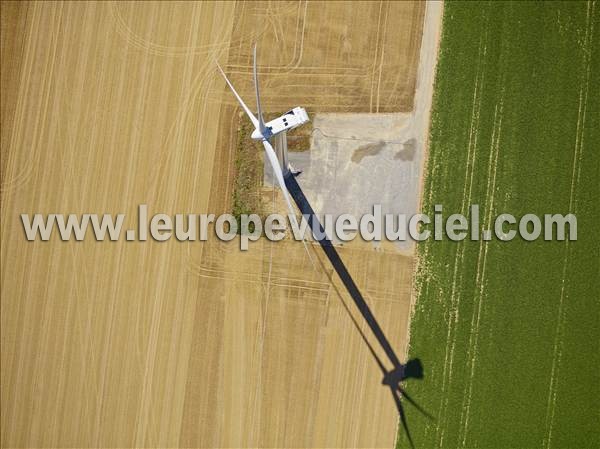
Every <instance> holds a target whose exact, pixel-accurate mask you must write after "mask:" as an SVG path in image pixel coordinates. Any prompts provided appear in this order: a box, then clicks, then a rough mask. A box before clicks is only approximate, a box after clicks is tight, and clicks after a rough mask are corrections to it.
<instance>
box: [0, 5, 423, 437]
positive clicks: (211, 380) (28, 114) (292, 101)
mask: <svg viewBox="0 0 600 449" xmlns="http://www.w3.org/2000/svg"><path fill="white" fill-rule="evenodd" d="M425 9H426V8H425V5H424V4H422V3H411V2H397V3H396V2H389V3H388V2H365V3H353V4H352V5H349V4H346V3H341V2H340V3H338V2H334V3H318V2H315V3H312V2H311V3H308V2H304V1H301V2H259V3H241V2H239V3H238V2H223V3H205V2H202V3H183V2H182V3H178V2H165V3H157V2H123V3H95V2H81V3H75V2H73V3H72V2H57V3H50V2H31V3H27V2H23V3H21V2H3V3H2V47H1V48H2V55H1V67H2V72H1V75H2V119H1V126H2V140H1V143H2V151H1V155H2V163H1V169H2V193H1V201H2V221H1V239H2V240H1V243H2V250H1V258H2V259H1V261H2V270H1V272H2V278H1V281H2V286H1V289H2V299H1V307H2V313H1V316H2V317H1V319H2V321H1V325H2V338H1V344H2V346H1V349H2V355H1V357H2V359H1V361H2V369H1V387H2V391H1V411H2V418H1V443H2V447H134V446H135V447H251V446H260V447H391V446H393V445H394V442H395V439H396V431H397V416H398V415H397V411H396V408H395V406H394V403H393V400H392V398H391V396H390V395H389V392H388V391H386V389H384V388H382V386H381V384H380V383H381V372H380V371H379V369H378V367H377V365H376V364H375V363H374V362H373V359H372V357H371V355H370V354H369V351H368V349H367V347H366V345H365V344H364V342H363V341H362V340H361V337H360V334H359V333H358V332H357V330H356V328H355V327H354V325H353V323H352V320H351V319H350V317H349V316H348V311H346V309H345V308H344V303H343V301H345V303H346V304H348V306H349V307H350V313H353V314H354V315H356V319H357V320H359V323H361V326H362V325H363V324H362V322H361V321H360V316H359V315H358V314H357V313H356V311H354V310H353V309H352V304H351V301H350V299H349V298H348V297H347V295H346V294H345V293H344V290H343V287H341V285H340V284H339V282H338V281H337V280H336V278H335V275H334V273H333V269H332V268H331V267H330V266H329V265H328V263H327V261H326V259H325V258H324V257H323V256H321V253H320V251H319V248H318V246H317V245H316V244H311V245H310V246H311V252H312V254H313V255H314V256H315V257H316V258H317V261H318V267H319V269H318V270H315V269H313V268H312V266H311V265H310V263H309V261H308V259H307V256H306V253H305V252H304V249H303V246H302V244H301V243H299V242H295V241H292V240H289V239H288V240H285V241H283V242H278V243H274V242H269V241H267V240H262V239H261V240H260V241H259V242H256V243H254V244H252V245H251V247H250V251H248V252H245V253H242V252H241V251H240V250H239V244H238V242H236V241H232V242H229V243H224V242H220V241H217V240H216V239H214V238H213V239H211V240H209V241H208V242H205V243H204V242H179V241H176V240H174V239H172V240H169V241H167V242H157V241H154V240H152V239H149V240H148V241H142V242H140V241H126V240H125V238H121V239H119V240H118V241H114V242H109V241H103V242H98V241H96V240H95V239H94V238H93V236H89V235H88V236H87V237H86V238H85V240H84V241H79V242H76V241H69V242H63V241H61V240H60V239H59V237H58V235H53V236H52V238H51V239H50V241H47V242H43V241H40V240H39V239H37V240H36V241H34V242H30V241H27V240H26V239H25V238H24V232H23V226H22V223H21V219H20V214H24V213H28V214H34V213H42V214H49V213H65V214H67V213H74V214H83V213H99V214H102V213H110V214H117V213H123V214H127V218H126V219H125V228H127V227H134V226H135V223H136V220H137V218H136V213H137V210H138V205H139V204H147V205H148V209H149V212H150V213H151V214H154V213H158V212H161V213H165V214H169V215H174V214H176V213H184V214H187V213H215V214H219V213H223V212H229V211H231V197H232V188H233V187H232V186H233V182H234V178H235V176H236V170H235V163H234V160H235V149H236V145H237V138H238V137H237V133H236V130H237V128H238V127H239V116H238V112H239V109H238V108H237V105H236V104H235V102H234V98H233V96H232V95H231V94H230V92H228V91H226V89H225V83H224V82H223V80H222V78H220V76H219V75H218V72H217V71H216V70H215V61H219V62H220V64H221V65H222V66H223V67H224V69H225V71H226V72H227V73H228V75H230V76H231V79H232V82H233V83H234V84H235V85H236V87H237V88H238V90H239V92H240V94H241V95H242V97H244V98H247V99H248V103H249V104H253V103H252V99H253V88H252V84H251V73H252V72H251V70H252V57H251V55H252V43H253V42H257V43H258V49H259V74H260V77H261V87H262V91H263V97H264V106H265V109H266V112H267V113H271V114H273V113H276V112H281V111H284V110H287V109H289V108H291V107H293V106H303V107H305V108H306V109H307V110H308V111H309V113H310V114H314V113H323V112H336V113H339V112H388V113H389V112H403V113H409V112H410V111H411V110H412V109H413V99H414V93H415V87H416V79H417V67H418V63H419V50H420V45H421V34H422V29H423V21H424V17H425ZM301 181H302V180H301V178H299V182H301ZM261 194H262V195H263V196H264V201H263V203H264V204H266V206H265V208H266V211H269V210H271V209H273V210H275V209H277V207H278V206H277V204H279V201H280V200H281V199H280V198H278V196H279V194H278V193H274V192H273V190H271V189H270V188H265V189H263V191H262V193H261ZM340 253H341V256H342V258H343V259H344V261H345V262H346V264H347V266H348V269H349V271H350V272H351V273H352V275H353V277H354V279H355V281H356V283H357V284H358V286H359V287H360V289H361V290H362V291H363V293H364V295H365V297H366V299H367V302H368V303H369V305H370V307H371V308H372V310H373V312H374V313H375V315H376V316H377V317H378V320H379V322H380V324H381V326H382V327H383V329H384V331H385V332H386V335H387V337H388V338H389V340H390V341H391V343H392V345H393V346H394V348H395V350H396V352H397V353H398V354H399V355H403V354H405V352H406V344H407V342H406V335H407V327H408V316H409V311H410V301H411V282H412V273H413V266H414V262H413V256H412V255H411V254H408V255H407V254H403V253H402V254H401V253H399V252H396V251H395V250H394V249H390V250H388V249H386V250H379V251H374V250H373V249H372V248H371V247H369V246H367V245H362V246H361V245H349V246H347V247H344V248H341V249H340ZM365 328H366V326H365ZM365 332H367V330H366V329H365Z"/></svg>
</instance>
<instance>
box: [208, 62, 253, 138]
mask: <svg viewBox="0 0 600 449" xmlns="http://www.w3.org/2000/svg"><path fill="white" fill-rule="evenodd" d="M217 67H218V68H219V71H220V72H221V75H223V78H225V82H226V83H227V85H228V86H229V88H230V89H231V91H232V92H233V95H235V98H237V101H238V103H239V104H240V106H241V107H242V109H243V110H244V112H245V113H246V115H247V116H248V118H249V119H250V121H251V122H252V125H254V128H256V129H259V123H258V120H257V119H256V117H255V116H254V114H253V113H252V111H251V110H250V109H248V106H246V103H244V101H243V100H242V98H241V97H240V96H239V95H238V93H237V91H236V90H235V88H234V87H233V84H231V82H230V81H229V79H228V78H227V76H226V75H225V72H223V69H222V68H221V66H220V65H219V63H218V62H217Z"/></svg>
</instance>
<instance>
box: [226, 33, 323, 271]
mask: <svg viewBox="0 0 600 449" xmlns="http://www.w3.org/2000/svg"><path fill="white" fill-rule="evenodd" d="M217 67H218V68H219V71H220V72H221V74H222V75H223V78H225V82H227V85H228V86H229V88H230V89H231V91H232V92H233V95H235V98H236V99H237V101H238V103H239V104H240V106H241V107H242V109H244V112H245V113H246V115H247V116H248V118H249V119H250V121H251V122H252V124H253V125H254V131H253V132H252V135H251V137H252V139H254V140H260V141H261V142H262V144H263V146H264V147H265V154H266V156H267V159H268V160H269V163H270V164H271V167H272V168H273V174H274V175H275V178H277V183H278V184H279V187H280V188H281V191H282V192H283V196H284V198H285V202H286V203H287V206H288V209H289V212H290V220H291V221H293V222H294V224H295V225H296V227H298V223H297V221H296V212H295V210H294V207H293V206H292V202H291V201H290V194H289V192H288V189H287V187H286V185H285V178H284V176H290V175H295V174H296V173H295V172H294V171H293V170H292V169H291V166H290V164H289V162H288V157H287V131H288V130H291V129H294V128H296V127H298V126H300V125H303V124H304V123H306V122H308V121H309V119H308V114H307V113H306V110H305V109H304V108H301V107H295V108H294V109H292V110H290V111H288V112H286V113H285V114H283V115H282V116H280V117H277V118H276V119H274V120H271V121H270V122H267V123H265V121H264V119H263V115H262V108H261V106H260V92H259V89H258V75H257V73H256V44H255V45H254V88H255V90H256V107H257V109H258V114H257V115H258V117H256V116H255V115H254V114H253V113H252V111H251V110H250V109H249V108H248V106H246V104H245V103H244V101H243V100H242V98H241V97H240V96H239V94H238V93H237V91H236V90H235V88H234V87H233V84H231V82H230V81H229V79H228V78H227V76H226V75H225V72H223V69H222V68H221V66H220V65H219V64H218V63H217ZM271 139H273V140H274V142H275V146H276V148H277V150H278V153H279V155H280V158H279V159H278V157H277V154H276V153H275V150H274V149H273V146H272V145H271V142H270V140H271ZM302 243H304V248H305V249H306V253H307V254H308V257H309V259H310V261H311V263H312V264H313V267H314V262H313V260H312V257H311V255H310V252H309V251H308V247H307V245H306V242H305V241H304V239H303V240H302Z"/></svg>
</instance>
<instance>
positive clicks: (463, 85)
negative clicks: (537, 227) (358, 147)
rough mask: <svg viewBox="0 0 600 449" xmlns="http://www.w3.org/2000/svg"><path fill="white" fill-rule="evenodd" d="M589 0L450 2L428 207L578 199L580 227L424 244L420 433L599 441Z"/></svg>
mask: <svg viewBox="0 0 600 449" xmlns="http://www.w3.org/2000/svg"><path fill="white" fill-rule="evenodd" d="M598 8H599V6H598V5H597V4H593V3H586V2H581V3H580V2H566V3H537V2H518V3H453V2H449V3H447V4H446V5H445V11H444V28H443V35H442V42H441V49H440V59H439V62H438V71H437V75H436V87H435V97H434V105H433V115H432V126H431V130H430V153H429V159H428V166H427V170H426V183H425V192H424V212H426V213H429V214H430V215H431V216H433V206H434V204H442V205H443V207H444V212H445V213H447V214H450V213H454V212H463V213H467V211H468V209H467V208H468V205H469V204H479V205H480V208H481V220H482V226H483V227H484V228H485V227H488V228H489V227H491V225H489V223H488V222H487V214H489V213H491V214H492V217H495V216H496V215H497V214H500V213H502V212H507V213H512V214H514V215H515V216H517V217H519V216H521V215H523V214H525V213H535V214H539V215H542V214H545V213H562V214H567V213H569V212H572V213H575V214H576V216H577V220H578V240H577V241H573V242H569V243H566V242H564V241H562V242H561V241H553V242H545V241H543V240H541V239H540V240H537V241H534V242H525V241H523V240H521V239H515V240H513V241H512V242H500V241H491V242H487V243H484V242H471V241H463V242H460V243H458V242H451V241H449V240H448V239H445V240H443V241H441V242H440V241H433V240H429V241H427V242H424V243H422V244H420V245H419V246H418V253H419V256H420V265H419V269H418V274H417V287H418V288H419V295H418V301H417V304H416V310H415V314H414V316H413V321H412V325H411V341H410V344H411V347H410V355H411V356H412V357H420V358H421V360H422V361H423V363H424V369H425V378H424V379H423V380H422V381H418V380H411V381H408V382H407V383H406V388H407V391H408V392H409V393H410V394H411V396H412V397H413V398H414V399H415V400H417V401H418V402H420V403H421V405H423V407H424V408H426V409H427V410H428V411H429V412H430V413H431V414H432V415H434V416H435V420H434V421H428V420H427V419H425V418H424V417H423V416H422V415H420V414H419V413H418V412H417V411H416V410H415V409H414V408H411V406H410V405H408V404H407V405H406V406H405V407H406V408H407V412H408V420H409V425H410V429H411V431H412V433H413V437H414V440H415V444H416V446H417V448H420V447H421V448H429V447H483V448H487V447H498V448H509V447H523V448H535V447H573V448H584V447H600V437H599V432H600V430H599V429H600V413H599V408H600V402H599V401H600V394H599V388H600V374H599V373H600V358H599V353H600V347H599V345H600V310H599V300H600V299H599V298H600V288H599V279H600V267H599V264H600V262H599V261H600V226H599V224H598V223H599V220H600V214H599V213H598V208H599V207H600V187H599V186H600V132H599V131H600V114H599V108H600V100H599V94H600V82H599V78H598V77H599V56H600V55H599V54H600V39H599V35H600V23H599V22H600V20H599V12H600V11H598ZM398 445H399V446H400V447H405V446H408V443H407V440H406V438H405V436H404V435H403V432H402V431H401V432H400V435H399V441H398Z"/></svg>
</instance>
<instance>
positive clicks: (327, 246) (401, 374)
mask: <svg viewBox="0 0 600 449" xmlns="http://www.w3.org/2000/svg"><path fill="white" fill-rule="evenodd" d="M285 184H286V187H287V188H288V190H289V192H290V194H291V195H292V198H293V199H294V202H295V203H296V205H297V206H298V209H300V212H301V213H302V215H303V216H304V218H305V219H306V220H308V224H309V226H310V228H311V230H312V231H313V235H319V236H323V237H322V238H320V239H317V241H318V242H319V245H321V248H322V249H323V252H324V253H325V255H326V256H327V258H328V259H329V261H330V263H331V265H332V266H333V268H334V270H335V272H336V273H337V275H338V276H339V278H340V280H341V281H342V283H343V284H344V287H345V288H346V290H347V291H348V293H349V295H350V297H351V298H352V300H353V301H354V304H355V305H356V307H357V308H358V310H359V311H360V314H361V315H362V317H363V318H364V320H365V322H366V323H367V325H368V326H369V329H371V332H372V333H373V335H374V336H375V338H376V340H377V342H378V343H379V345H380V346H381V348H382V349H383V351H384V352H385V354H386V356H387V358H388V359H389V361H390V363H391V365H392V369H391V370H388V369H387V368H386V367H385V365H384V364H383V362H382V360H381V359H380V358H379V356H378V355H377V352H376V351H375V349H374V348H373V346H372V345H371V343H370V342H369V340H368V339H367V337H366V335H365V334H364V333H363V331H362V329H361V327H360V325H359V323H358V322H357V321H356V319H355V318H354V316H353V314H352V313H351V311H350V308H349V307H348V304H346V302H345V301H344V299H343V296H342V295H338V296H340V298H342V305H343V307H344V308H345V310H346V312H347V313H348V315H349V316H350V319H351V320H352V323H353V324H354V327H355V328H356V329H357V331H358V332H359V334H360V336H361V338H362V340H363V342H364V343H365V344H366V345H367V347H368V349H369V352H370V353H371V355H372V357H373V358H374V360H375V362H376V363H377V365H378V366H379V369H380V370H381V372H382V375H383V380H382V381H381V383H382V385H385V386H387V387H388V388H389V389H390V393H391V394H392V397H393V400H394V403H395V405H396V409H397V410H398V414H399V416H400V422H401V423H402V427H403V428H404V431H405V433H406V436H407V438H408V441H409V443H410V445H411V447H413V448H414V442H413V439H412V437H411V434H410V431H409V428H408V420H407V418H406V412H405V410H404V407H403V405H402V399H405V400H406V401H407V402H408V403H410V404H411V405H412V406H414V407H415V408H416V409H417V410H418V411H419V412H421V413H422V414H423V415H425V416H426V417H427V418H429V419H433V417H432V416H431V415H430V414H429V413H427V411H426V410H425V409H423V408H422V407H421V406H420V405H419V404H418V403H417V402H416V401H415V400H414V399H412V398H411V397H410V396H409V395H408V394H407V393H406V391H405V390H404V388H402V386H401V383H402V382H403V381H406V380H408V379H423V364H422V363H421V360H420V359H418V358H415V359H412V360H409V361H408V362H407V363H406V364H402V363H400V360H399V358H398V356H397V355H396V353H395V351H394V349H393V348H392V346H391V344H390V342H389V340H388V339H387V337H386V335H385V333H384V332H383V329H381V326H380V325H379V323H378V322H377V320H376V319H375V316H374V315H373V312H371V309H370V308H369V305H368V304H367V302H366V301H365V299H364V298H363V296H362V293H361V292H360V290H359V289H358V286H357V285H356V283H355V282H354V279H352V276H351V275H350V273H349V272H348V269H347V268H346V265H345V264H344V262H343V261H342V259H341V257H340V255H339V254H338V252H337V250H336V249H335V247H334V245H333V243H332V242H331V240H329V238H328V237H327V234H326V233H325V229H324V228H323V226H322V225H321V223H320V221H319V219H318V217H317V216H316V214H315V212H314V210H313V208H312V206H311V205H310V203H309V202H308V199H307V198H306V196H305V195H304V192H303V191H302V189H301V188H300V185H299V184H298V182H297V181H296V177H295V176H294V175H293V174H291V173H289V172H288V173H287V174H286V175H285ZM331 284H332V285H333V286H334V288H335V289H336V290H337V287H336V286H335V284H334V283H333V282H332V283H331ZM338 293H340V292H339V291H338Z"/></svg>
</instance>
